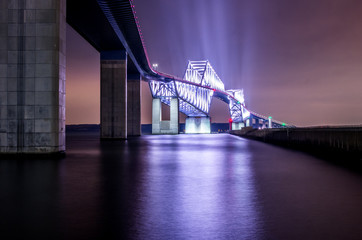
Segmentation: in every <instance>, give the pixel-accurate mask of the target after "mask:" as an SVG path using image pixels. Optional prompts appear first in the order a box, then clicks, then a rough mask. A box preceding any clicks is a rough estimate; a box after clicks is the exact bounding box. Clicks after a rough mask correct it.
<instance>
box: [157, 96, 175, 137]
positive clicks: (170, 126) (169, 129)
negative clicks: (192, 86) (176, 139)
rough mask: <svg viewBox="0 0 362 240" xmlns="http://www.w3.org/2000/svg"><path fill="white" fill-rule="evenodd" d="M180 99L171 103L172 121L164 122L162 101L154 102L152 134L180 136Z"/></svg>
mask: <svg viewBox="0 0 362 240" xmlns="http://www.w3.org/2000/svg"><path fill="white" fill-rule="evenodd" d="M178 107H179V103H178V99H177V98H173V99H171V101H170V121H162V106H161V99H159V98H154V99H153V100H152V134H178V127H179V120H178V119H179V116H178Z"/></svg>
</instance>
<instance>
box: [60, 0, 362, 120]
mask: <svg viewBox="0 0 362 240" xmlns="http://www.w3.org/2000/svg"><path fill="white" fill-rule="evenodd" d="M134 2H135V5H136V10H137V16H138V17H139V19H140V23H141V29H142V33H143V35H144V39H145V43H146V47H147V51H148V54H149V57H150V61H151V62H152V63H156V62H157V63H158V64H159V69H158V70H160V71H163V72H166V73H170V74H173V75H176V76H180V77H181V76H183V73H184V70H185V68H186V65H187V61H188V60H204V59H208V60H209V61H210V63H211V64H212V65H213V67H214V69H215V70H216V72H217V73H218V75H219V76H220V78H221V79H222V81H223V82H224V83H225V87H226V89H233V88H236V89H238V88H243V89H244V93H245V98H246V104H247V106H248V107H249V108H250V109H252V110H253V111H255V112H258V113H260V114H264V115H267V116H269V115H271V116H273V117H274V118H275V119H278V120H281V121H284V122H287V123H290V124H295V125H298V126H309V125H332V124H333V125H334V124H342V125H343V124H361V123H362V105H361V102H362V27H361V22H362V1H357V0H338V1H335V0H303V1H299V0H293V1H290V0H273V1H270V0H248V1H246V0H172V1H170V0H134ZM67 33H68V36H67V39H68V43H67V44H68V47H67V48H68V49H67V57H68V59H67V67H68V68H67V123H68V124H70V123H99V54H98V53H97V52H96V51H95V50H94V49H92V47H90V46H89V45H88V44H87V43H85V42H84V40H82V39H81V37H79V36H78V35H77V34H76V33H75V32H74V30H72V29H71V28H70V27H68V31H67ZM143 86H144V89H143V93H144V95H143V101H142V104H143V106H142V113H143V115H142V120H143V123H150V119H151V114H150V107H151V106H150V104H149V102H150V101H149V98H150V94H149V89H148V88H147V85H145V84H144V85H143ZM80 89H82V90H83V91H82V93H81V94H80V93H79V90H80ZM217 101H218V100H215V102H214V105H213V106H212V109H211V117H212V119H213V121H214V122H226V121H227V119H228V118H229V116H228V109H227V105H226V104H224V103H222V102H217Z"/></svg>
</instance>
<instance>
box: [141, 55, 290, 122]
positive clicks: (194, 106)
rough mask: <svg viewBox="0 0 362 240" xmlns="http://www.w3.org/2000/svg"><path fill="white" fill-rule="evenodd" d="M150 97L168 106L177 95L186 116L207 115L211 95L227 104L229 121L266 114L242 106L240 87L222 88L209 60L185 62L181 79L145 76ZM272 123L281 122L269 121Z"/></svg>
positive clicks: (242, 95)
mask: <svg viewBox="0 0 362 240" xmlns="http://www.w3.org/2000/svg"><path fill="white" fill-rule="evenodd" d="M148 81H149V86H150V89H151V93H152V96H153V98H160V99H161V102H162V103H164V104H167V105H170V103H171V99H172V98H178V100H179V111H180V112H182V113H184V114H185V115H186V116H189V117H205V116H208V115H209V111H210V105H211V101H212V98H213V97H214V96H216V97H218V98H220V99H221V100H222V101H224V102H226V103H228V105H229V111H230V118H231V120H232V122H235V123H241V122H244V123H245V122H246V121H247V120H248V119H249V122H250V120H252V119H258V121H259V119H264V121H268V117H265V116H262V115H260V114H257V113H254V112H251V111H249V110H248V109H247V108H246V106H245V99H244V91H243V89H231V90H225V87H224V83H223V82H222V81H221V79H220V78H219V77H218V75H217V74H216V72H215V71H214V69H213V68H212V66H211V65H210V63H209V61H189V63H188V65H187V68H186V71H185V75H184V78H183V80H181V79H176V78H165V79H164V80H163V81H160V80H159V79H158V80H153V79H149V80H148ZM273 126H276V127H282V126H285V124H283V123H281V122H278V121H275V120H273Z"/></svg>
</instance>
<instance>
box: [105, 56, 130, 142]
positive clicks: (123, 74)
mask: <svg viewBox="0 0 362 240" xmlns="http://www.w3.org/2000/svg"><path fill="white" fill-rule="evenodd" d="M101 138H103V139H125V138H127V53H126V51H124V50H118V51H104V52H101Z"/></svg>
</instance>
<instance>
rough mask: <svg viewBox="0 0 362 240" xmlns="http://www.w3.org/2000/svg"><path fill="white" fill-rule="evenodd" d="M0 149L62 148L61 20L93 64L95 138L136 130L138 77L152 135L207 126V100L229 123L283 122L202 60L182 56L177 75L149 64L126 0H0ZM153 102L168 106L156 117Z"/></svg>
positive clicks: (269, 124)
mask: <svg viewBox="0 0 362 240" xmlns="http://www.w3.org/2000/svg"><path fill="white" fill-rule="evenodd" d="M0 13H1V14H0V16H1V17H0V22H1V31H0V46H1V49H0V81H1V82H0V83H1V84H0V105H1V111H0V118H1V122H0V123H1V124H0V152H2V153H51V152H62V151H65V70H66V64H65V61H66V54H65V49H66V37H65V27H66V23H68V24H70V25H71V26H72V27H73V28H74V29H75V30H76V31H77V32H78V33H80V35H82V36H83V37H84V38H85V39H86V40H87V41H88V42H89V43H90V44H91V45H92V46H93V47H94V48H95V49H96V50H98V51H99V52H100V56H101V59H100V62H101V109H100V111H101V138H105V139H125V138H127V136H132V135H140V134H141V130H140V129H141V128H140V125H141V113H140V81H141V80H143V81H147V82H148V83H149V86H150V90H151V93H152V96H153V110H152V130H153V133H154V134H173V133H178V113H179V112H182V113H184V114H185V115H186V116H188V117H187V119H186V132H187V133H194V132H198V133H203V132H210V130H209V129H210V118H209V109H210V105H211V104H212V99H213V98H217V99H220V100H222V101H224V102H225V103H226V104H227V106H228V107H229V110H230V119H231V120H230V121H232V128H233V129H239V128H241V127H243V126H253V127H256V128H259V127H268V128H270V127H287V126H286V125H285V124H283V123H281V122H278V121H275V120H274V119H271V118H270V117H266V116H263V115H260V114H257V113H255V112H252V111H251V110H250V109H248V108H247V107H246V105H245V101H244V94H243V91H242V90H238V89H236V90H225V88H224V84H223V82H222V81H221V79H220V78H219V77H218V76H217V74H216V72H215V71H214V70H213V68H212V66H211V64H210V63H209V62H208V61H190V62H189V63H188V66H187V69H186V71H185V76H184V78H182V79H180V78H177V77H175V76H172V75H169V74H165V73H161V72H158V71H156V70H155V69H153V68H152V67H151V65H150V61H149V59H148V56H147V51H146V48H145V45H144V41H143V36H142V32H141V30H140V24H139V21H138V19H137V16H136V11H135V6H134V3H133V0H69V1H66V0H42V1H40V0H39V1H23V0H19V1H6V2H4V3H2V4H1V5H0ZM161 103H164V104H167V105H169V106H170V108H171V111H170V112H171V114H170V121H161V117H160V116H161Z"/></svg>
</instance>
